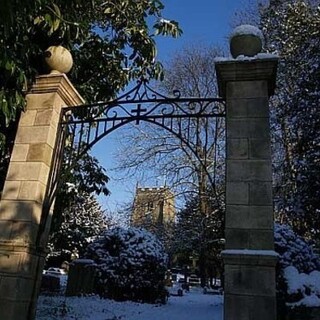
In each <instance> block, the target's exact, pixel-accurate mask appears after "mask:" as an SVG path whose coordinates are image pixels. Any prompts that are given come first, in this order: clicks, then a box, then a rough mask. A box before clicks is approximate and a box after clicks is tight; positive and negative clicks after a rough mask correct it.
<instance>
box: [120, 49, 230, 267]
mask: <svg viewBox="0 0 320 320" xmlns="http://www.w3.org/2000/svg"><path fill="white" fill-rule="evenodd" d="M222 54H223V52H222V50H221V49H220V48H217V47H215V46H204V45H194V46H188V47H185V48H184V50H182V51H181V52H179V53H177V54H176V55H175V56H174V57H173V58H172V59H171V60H170V61H169V62H168V63H167V65H166V68H165V78H164V81H163V82H162V83H160V84H158V88H159V90H161V91H162V92H164V93H165V94H166V95H167V96H170V94H173V93H175V94H176V93H177V92H179V94H180V95H181V96H182V97H198V98H199V97H216V96H217V91H218V90H217V84H216V75H215V69H214V59H215V58H216V57H217V56H221V55H222ZM185 107H186V108H193V107H194V106H193V105H190V104H189V105H186V106H185ZM173 127H175V128H176V129H177V130H176V132H179V137H177V136H175V135H173V134H172V133H171V132H169V131H167V130H165V129H163V128H160V127H158V126H154V125H152V124H148V123H145V124H144V125H140V126H132V127H129V128H128V129H127V130H126V131H125V134H124V135H122V136H121V146H122V147H121V148H120V152H119V153H118V157H117V158H118V160H119V166H118V168H117V169H118V170H119V172H121V171H122V172H123V171H125V172H126V177H128V175H131V176H135V177H136V178H137V180H138V182H140V183H146V181H148V182H149V183H150V181H155V180H156V179H157V178H158V177H165V178H164V180H165V184H166V185H167V186H169V187H170V188H171V189H172V190H173V191H174V193H175V194H176V197H177V198H178V199H179V197H180V199H182V201H180V202H179V201H178V204H179V203H180V204H181V203H184V202H185V201H186V200H188V199H191V198H193V197H197V198H198V199H199V208H198V210H199V212H200V213H201V215H202V216H203V217H207V216H208V215H210V214H212V212H214V211H216V210H212V209H211V208H210V204H211V203H212V202H211V201H208V198H209V195H208V190H210V193H213V194H214V198H215V201H216V203H217V204H218V205H219V207H220V209H221V210H223V205H224V202H223V179H224V178H223V175H224V153H225V145H224V139H223V138H224V133H225V127H224V119H223V118H191V119H188V120H186V121H182V120H181V119H175V120H173ZM211 199H212V195H211ZM204 256H205V255H204V254H203V252H201V250H200V258H199V264H200V271H201V269H204V267H202V266H201V264H204V263H205V261H201V257H203V258H204Z"/></svg>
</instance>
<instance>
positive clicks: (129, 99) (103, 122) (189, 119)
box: [47, 79, 225, 208]
mask: <svg viewBox="0 0 320 320" xmlns="http://www.w3.org/2000/svg"><path fill="white" fill-rule="evenodd" d="M224 116H225V105H224V101H223V100H222V99H221V98H210V97H208V98H200V97H182V96H181V94H180V92H179V91H178V90H175V91H173V92H172V95H171V96H166V95H164V94H162V93H159V92H157V91H155V90H154V89H153V88H151V87H150V86H149V84H148V81H147V80H145V79H142V80H140V81H138V83H137V85H136V86H135V87H134V88H132V89H131V90H129V91H128V92H127V93H125V94H123V95H121V96H119V97H118V98H116V99H113V100H109V101H105V102H99V103H95V104H89V105H81V106H73V107H67V108H64V109H63V113H62V115H61V119H60V123H59V129H60V130H59V136H58V139H57V144H56V148H55V160H54V165H53V168H52V170H51V177H50V183H49V188H48V190H47V199H48V203H47V207H48V208H49V207H50V206H51V203H52V202H53V200H54V197H55V193H56V190H57V184H58V180H59V170H60V166H61V162H62V160H63V158H64V161H66V163H67V165H68V166H72V163H74V161H77V159H79V157H81V155H82V154H83V153H85V152H86V151H88V150H89V149H90V148H92V147H93V145H94V144H96V143H97V142H98V141H99V140H101V139H102V138H103V137H104V136H106V135H108V134H109V133H111V132H112V131H114V130H115V129H117V128H119V127H121V126H123V125H125V124H128V123H134V124H137V125H139V123H140V122H141V121H146V122H149V123H153V124H156V125H158V126H160V127H162V128H164V129H167V130H169V131H170V132H171V133H172V134H174V135H175V136H177V137H178V138H180V139H181V141H182V143H184V144H185V145H186V146H188V147H189V148H190V149H191V151H192V152H193V153H194V154H195V156H196V158H198V160H199V162H200V163H202V162H203V159H201V157H200V156H199V155H198V154H197V150H194V148H193V146H194V144H192V143H191V142H190V141H191V139H193V134H194V132H195V131H194V130H197V128H196V126H199V123H200V122H201V121H202V122H203V121H206V123H208V121H209V119H210V118H219V117H224ZM174 119H175V120H174ZM202 124H203V123H202ZM207 127H208V125H207ZM182 131H183V134H182ZM204 139H208V132H205V133H204ZM65 145H68V150H71V152H69V154H67V155H64V156H63V153H64V150H65ZM203 166H204V167H205V165H203ZM209 179H210V178H209Z"/></svg>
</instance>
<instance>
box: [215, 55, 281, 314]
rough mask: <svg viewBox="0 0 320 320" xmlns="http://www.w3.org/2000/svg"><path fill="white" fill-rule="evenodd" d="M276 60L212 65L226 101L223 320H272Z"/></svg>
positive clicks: (235, 61)
mask: <svg viewBox="0 0 320 320" xmlns="http://www.w3.org/2000/svg"><path fill="white" fill-rule="evenodd" d="M276 67H277V58H267V59H250V60H247V61H241V60H230V61H223V62H219V63H217V64H216V71H217V76H218V83H219V92H220V96H222V97H223V98H225V99H226V146H227V150H226V223H225V237H226V250H225V251H224V252H223V253H222V255H223V259H224V265H225V305H224V309H225V311H224V319H225V320H254V319H259V320H275V319H276V291H275V265H276V261H277V256H276V254H275V253H274V251H273V250H274V235H273V199H272V167H271V147H270V125H269V107H268V100H269V96H270V94H272V93H273V90H274V83H275V77H276Z"/></svg>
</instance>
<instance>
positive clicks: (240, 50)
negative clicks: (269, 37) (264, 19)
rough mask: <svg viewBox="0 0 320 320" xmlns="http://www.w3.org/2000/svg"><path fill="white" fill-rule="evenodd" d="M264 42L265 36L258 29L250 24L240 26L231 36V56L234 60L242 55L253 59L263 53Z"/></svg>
mask: <svg viewBox="0 0 320 320" xmlns="http://www.w3.org/2000/svg"><path fill="white" fill-rule="evenodd" d="M263 41H264V40H263V34H262V32H261V30H260V29H258V28H257V27H255V26H252V25H249V24H245V25H241V26H238V27H236V28H235V29H234V30H233V32H232V34H231V36H230V51H231V55H232V57H233V58H237V57H238V56H240V55H243V56H246V57H253V56H255V55H256V54H258V53H260V52H261V50H262V44H263Z"/></svg>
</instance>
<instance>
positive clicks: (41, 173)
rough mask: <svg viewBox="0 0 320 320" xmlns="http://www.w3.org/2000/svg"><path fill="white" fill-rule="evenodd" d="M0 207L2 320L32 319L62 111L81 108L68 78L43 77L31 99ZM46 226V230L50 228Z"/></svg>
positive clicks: (28, 99) (64, 76)
mask: <svg viewBox="0 0 320 320" xmlns="http://www.w3.org/2000/svg"><path fill="white" fill-rule="evenodd" d="M26 99H27V105H26V110H25V112H24V113H23V114H22V116H21V119H20V122H19V127H18V131H17V135H16V139H15V144H14V148H13V153H12V156H11V161H10V165H9V169H8V173H7V177H6V181H5V185H4V189H3V193H2V198H1V202H0V319H3V320H20V319H21V320H26V319H33V317H34V311H35V305H36V300H37V295H38V289H39V285H40V280H41V274H42V269H43V264H44V258H45V246H46V239H47V235H48V230H47V232H46V234H45V236H44V241H43V243H42V244H40V245H39V244H38V245H37V244H36V239H37V236H38V231H39V223H40V220H41V215H42V209H43V202H44V196H45V192H46V187H47V184H48V178H49V171H50V167H51V165H52V160H53V152H54V146H55V142H56V137H57V130H58V121H59V116H60V113H61V109H62V108H63V107H64V106H74V105H79V104H82V103H83V99H82V98H81V96H80V95H79V94H78V92H77V91H76V90H75V89H74V87H73V86H72V84H71V83H70V81H69V80H68V78H67V77H66V75H65V74H61V73H60V74H59V73H53V74H49V75H44V76H39V77H38V78H37V79H36V82H35V84H34V85H33V87H32V88H31V91H30V93H29V94H28V95H27V98H26ZM49 227H50V226H49V224H48V225H47V229H48V228H49Z"/></svg>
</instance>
